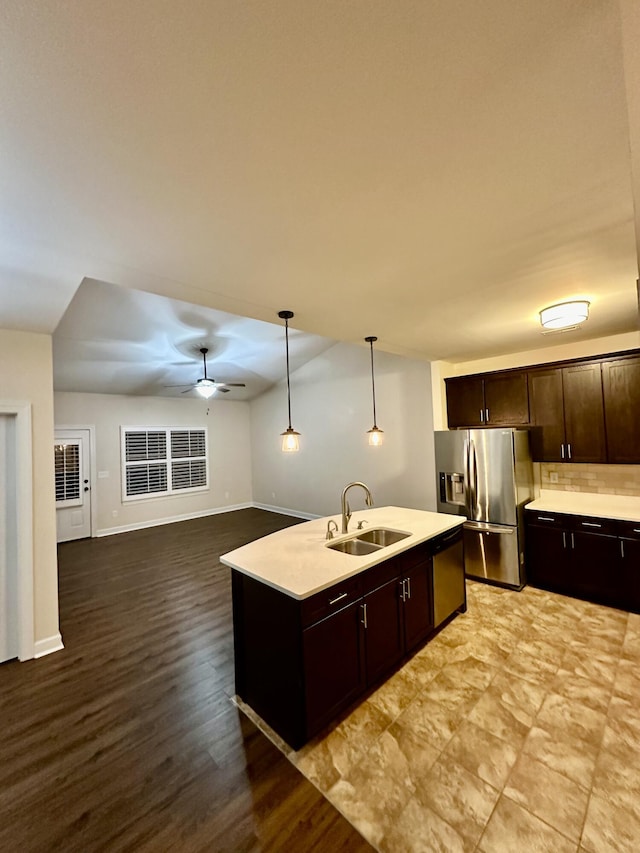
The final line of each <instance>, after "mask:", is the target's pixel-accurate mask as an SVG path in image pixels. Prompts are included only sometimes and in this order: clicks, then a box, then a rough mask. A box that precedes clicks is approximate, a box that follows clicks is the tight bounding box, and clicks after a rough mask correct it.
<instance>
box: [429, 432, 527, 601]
mask: <svg viewBox="0 0 640 853" xmlns="http://www.w3.org/2000/svg"><path fill="white" fill-rule="evenodd" d="M435 447H436V471H437V476H438V484H437V487H438V511H439V512H448V513H453V514H457V515H466V517H467V521H466V522H465V523H464V526H463V531H464V562H465V574H466V575H467V577H470V578H476V579H478V580H484V581H489V582H491V583H496V584H500V585H502V586H509V587H513V588H514V589H521V588H522V587H523V586H524V584H525V583H526V575H525V562H524V505H525V504H526V503H528V502H529V501H530V500H532V499H533V466H532V464H531V452H530V449H529V433H528V431H527V430H521V429H520V430H519V429H498V428H495V429H464V430H449V431H445V432H436V433H435Z"/></svg>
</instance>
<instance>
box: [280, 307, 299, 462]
mask: <svg viewBox="0 0 640 853" xmlns="http://www.w3.org/2000/svg"><path fill="white" fill-rule="evenodd" d="M278 317H280V319H281V320H284V328H285V340H286V347H287V409H288V412H289V426H288V427H287V428H286V430H285V431H284V432H281V433H280V435H281V436H282V451H283V453H295V452H296V450H299V449H300V444H299V442H298V436H299V435H300V433H299V432H296V430H295V429H294V428H293V427H292V426H291V380H290V378H289V320H291V319H292V317H293V311H278Z"/></svg>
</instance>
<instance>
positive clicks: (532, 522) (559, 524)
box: [526, 511, 640, 612]
mask: <svg viewBox="0 0 640 853" xmlns="http://www.w3.org/2000/svg"><path fill="white" fill-rule="evenodd" d="M625 525H628V530H627V527H625ZM635 529H636V531H637V533H636V532H633V530H634V529H633V525H632V523H631V522H624V521H618V520H615V519H604V518H591V517H586V516H584V517H583V516H575V515H563V514H556V513H542V512H538V513H535V512H531V511H529V512H527V528H526V532H527V558H528V559H527V574H528V578H529V582H530V583H531V584H532V586H538V587H541V588H542V589H548V590H551V591H552V592H561V593H563V594H565V595H572V596H574V597H576V598H584V599H587V600H588V601H594V602H596V603H598V604H607V605H609V606H612V607H620V608H622V609H624V610H633V611H636V612H638V611H640V524H636V525H635ZM625 536H626V537H627V538H625ZM634 537H635V538H634Z"/></svg>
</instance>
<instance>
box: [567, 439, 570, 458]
mask: <svg viewBox="0 0 640 853" xmlns="http://www.w3.org/2000/svg"><path fill="white" fill-rule="evenodd" d="M567 455H568V456H569V459H571V442H569V443H568V444H567Z"/></svg>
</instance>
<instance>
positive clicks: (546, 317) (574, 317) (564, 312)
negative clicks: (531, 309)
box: [540, 299, 590, 329]
mask: <svg viewBox="0 0 640 853" xmlns="http://www.w3.org/2000/svg"><path fill="white" fill-rule="evenodd" d="M589 304H590V303H589V302H588V301H587V300H586V299H576V300H573V301H571V302H560V303H558V304H557V305H549V306H548V307H547V308H543V309H542V311H540V323H541V324H542V326H543V327H544V328H545V329H567V328H569V327H570V326H579V325H580V324H581V323H584V322H585V320H588V319H589Z"/></svg>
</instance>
